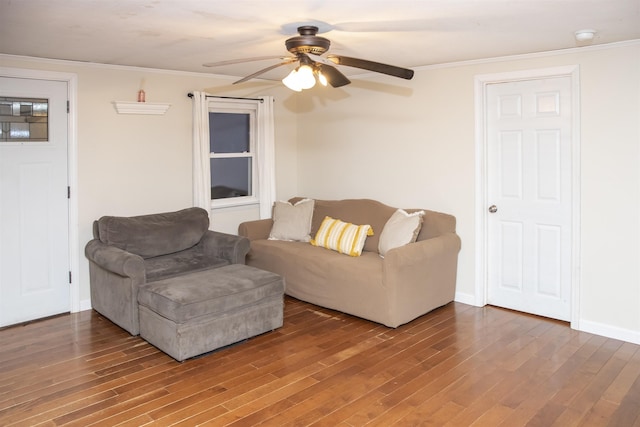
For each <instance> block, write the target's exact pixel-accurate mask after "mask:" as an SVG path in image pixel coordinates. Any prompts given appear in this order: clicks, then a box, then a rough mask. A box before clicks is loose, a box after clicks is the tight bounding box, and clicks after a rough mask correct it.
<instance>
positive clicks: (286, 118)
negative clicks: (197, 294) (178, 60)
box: [0, 55, 297, 307]
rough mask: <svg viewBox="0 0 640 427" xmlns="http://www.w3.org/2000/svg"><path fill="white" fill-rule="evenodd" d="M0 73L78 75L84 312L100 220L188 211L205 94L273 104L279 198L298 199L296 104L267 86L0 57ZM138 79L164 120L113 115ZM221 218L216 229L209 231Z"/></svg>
mask: <svg viewBox="0 0 640 427" xmlns="http://www.w3.org/2000/svg"><path fill="white" fill-rule="evenodd" d="M0 67H12V68H23V69H36V70H47V71H58V72H65V73H75V74H77V77H78V79H77V81H78V100H77V118H78V129H77V130H78V139H77V145H78V147H77V152H78V166H77V169H78V188H77V189H72V191H74V194H76V196H77V202H78V240H79V241H78V247H79V248H80V253H79V254H78V257H79V260H78V263H79V270H80V271H79V273H80V274H79V275H80V277H79V279H78V280H79V287H80V297H79V298H80V301H81V302H82V306H83V307H88V304H89V267H88V261H87V260H86V258H85V256H84V246H85V244H86V243H87V242H88V241H89V240H90V239H91V238H92V222H93V221H94V220H95V219H97V218H99V217H101V216H102V215H141V214H146V213H153V212H163V211H171V210H177V209H182V208H184V207H188V206H192V181H191V176H192V166H191V161H192V159H191V152H192V150H191V144H192V142H191V133H192V131H191V128H192V109H191V99H190V98H188V97H187V93H188V92H191V91H194V90H206V91H208V92H209V93H212V94H217V95H226V96H230V95H231V96H249V97H253V96H258V95H273V96H274V97H275V99H276V105H275V115H276V164H277V166H280V167H278V168H277V176H276V179H277V182H278V192H284V193H286V194H290V193H295V192H296V191H297V178H296V175H297V167H296V162H297V159H296V156H295V152H296V144H297V129H296V120H295V114H296V112H295V102H296V101H295V97H292V95H291V92H290V91H288V90H286V89H284V88H282V85H280V84H273V83H272V82H267V83H266V84H265V83H258V84H247V85H242V86H234V87H230V85H231V83H232V81H233V79H230V78H223V77H219V76H217V77H216V76H211V75H207V74H196V73H177V72H167V71H160V70H149V69H137V68H128V67H113V66H103V65H91V64H81V63H73V62H66V61H48V60H37V59H30V58H21V57H14V56H6V55H0ZM142 79H144V80H145V81H144V88H145V91H146V98H147V99H146V100H147V102H166V103H170V104H171V107H170V108H169V110H168V111H167V113H166V114H165V115H164V116H153V115H121V114H117V113H116V111H115V108H114V106H113V104H112V102H113V101H135V100H136V93H137V91H138V89H139V87H140V83H141V81H142ZM252 214H253V215H254V218H257V213H256V211H255V210H253V212H238V211H237V210H236V211H232V212H230V213H228V214H227V215H224V214H221V213H220V212H218V211H216V212H215V213H214V214H213V215H212V220H213V222H214V224H213V228H214V229H220V228H222V229H227V230H231V229H234V228H235V230H237V223H236V224H235V225H233V224H230V222H231V221H230V220H229V217H230V216H233V217H235V218H246V219H253V218H252ZM218 217H219V218H220V224H217V223H216V220H217V218H218Z"/></svg>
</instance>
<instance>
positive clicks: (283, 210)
mask: <svg viewBox="0 0 640 427" xmlns="http://www.w3.org/2000/svg"><path fill="white" fill-rule="evenodd" d="M313 206H314V200H313V199H302V200H300V201H299V202H298V203H296V204H295V205H292V204H291V203H289V202H282V201H277V202H275V204H274V206H273V227H272V228H271V233H270V234H269V240H287V241H296V242H308V241H309V240H311V236H310V235H309V233H310V232H311V217H312V216H313Z"/></svg>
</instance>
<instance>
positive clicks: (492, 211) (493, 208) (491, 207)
mask: <svg viewBox="0 0 640 427" xmlns="http://www.w3.org/2000/svg"><path fill="white" fill-rule="evenodd" d="M489 212H491V213H496V212H498V207H497V206H496V205H491V206H489Z"/></svg>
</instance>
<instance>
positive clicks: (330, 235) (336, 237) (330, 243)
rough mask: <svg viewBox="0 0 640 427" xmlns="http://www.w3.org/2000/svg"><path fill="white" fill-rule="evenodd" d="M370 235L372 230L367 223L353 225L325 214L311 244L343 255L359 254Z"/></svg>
mask: <svg viewBox="0 0 640 427" xmlns="http://www.w3.org/2000/svg"><path fill="white" fill-rule="evenodd" d="M372 235H373V230H371V226H370V225H369V224H365V225H354V224H351V223H347V222H343V221H340V220H339V219H334V218H331V217H330V216H327V217H325V218H324V220H323V221H322V224H320V229H319V230H318V232H317V233H316V237H315V238H314V239H313V240H311V244H312V245H314V246H320V247H323V248H326V249H332V250H334V251H337V252H339V253H341V254H345V255H350V256H360V254H362V248H363V247H364V242H365V240H366V239H367V237H368V236H372Z"/></svg>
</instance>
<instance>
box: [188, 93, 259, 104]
mask: <svg viewBox="0 0 640 427" xmlns="http://www.w3.org/2000/svg"><path fill="white" fill-rule="evenodd" d="M187 96H188V97H189V98H193V94H192V93H191V92H189V93H188V94H187ZM205 97H206V98H222V99H248V100H249V101H260V102H264V99H262V98H239V97H236V96H216V95H205Z"/></svg>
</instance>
